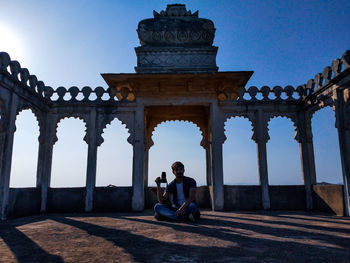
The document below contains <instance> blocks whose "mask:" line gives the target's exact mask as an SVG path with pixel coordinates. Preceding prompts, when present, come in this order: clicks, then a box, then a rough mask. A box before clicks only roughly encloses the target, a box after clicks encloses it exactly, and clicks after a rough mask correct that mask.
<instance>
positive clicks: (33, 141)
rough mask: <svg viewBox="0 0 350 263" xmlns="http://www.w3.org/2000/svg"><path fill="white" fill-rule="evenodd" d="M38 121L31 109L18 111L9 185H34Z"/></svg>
mask: <svg viewBox="0 0 350 263" xmlns="http://www.w3.org/2000/svg"><path fill="white" fill-rule="evenodd" d="M38 137H39V125H38V121H37V119H36V117H35V115H34V113H33V112H32V111H31V110H29V109H28V110H24V111H22V112H20V113H19V115H18V116H17V119H16V131H15V135H14V141H13V151H12V165H11V176H10V187H35V186H36V170H37V162H38V147H39V143H38Z"/></svg>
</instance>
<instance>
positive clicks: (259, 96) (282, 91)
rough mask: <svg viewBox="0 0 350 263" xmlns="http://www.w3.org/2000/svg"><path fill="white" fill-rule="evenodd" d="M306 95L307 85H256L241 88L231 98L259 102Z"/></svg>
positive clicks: (299, 98)
mask: <svg viewBox="0 0 350 263" xmlns="http://www.w3.org/2000/svg"><path fill="white" fill-rule="evenodd" d="M304 95H305V86H298V87H297V88H294V87H292V86H286V87H285V88H282V87H281V86H275V87H273V88H270V87H268V86H263V87H261V88H260V89H258V88H257V87H255V86H251V87H249V88H248V89H245V88H243V89H241V90H240V91H239V92H238V93H236V94H232V95H231V100H237V101H244V102H258V101H269V102H271V101H298V100H301V99H302V98H303V97H304Z"/></svg>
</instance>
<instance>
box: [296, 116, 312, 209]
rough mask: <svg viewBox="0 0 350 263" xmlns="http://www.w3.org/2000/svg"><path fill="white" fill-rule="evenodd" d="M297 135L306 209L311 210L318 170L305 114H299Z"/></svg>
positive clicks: (310, 130) (309, 125)
mask: <svg viewBox="0 0 350 263" xmlns="http://www.w3.org/2000/svg"><path fill="white" fill-rule="evenodd" d="M297 120H298V121H297V134H296V136H295V140H296V141H297V142H298V143H299V149H300V160H301V169H302V177H303V184H304V186H305V194H306V209H308V210H311V209H312V208H313V204H312V186H313V185H314V184H316V169H315V157H314V145H313V141H312V129H311V121H307V117H306V113H305V112H301V111H300V112H298V113H297Z"/></svg>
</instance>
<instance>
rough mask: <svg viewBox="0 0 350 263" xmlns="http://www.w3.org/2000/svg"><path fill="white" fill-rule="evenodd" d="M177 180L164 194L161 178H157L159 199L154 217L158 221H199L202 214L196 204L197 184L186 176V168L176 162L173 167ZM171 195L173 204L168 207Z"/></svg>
mask: <svg viewBox="0 0 350 263" xmlns="http://www.w3.org/2000/svg"><path fill="white" fill-rule="evenodd" d="M171 168H172V171H173V174H174V175H175V179H174V180H173V181H172V182H170V184H168V185H167V187H166V189H165V192H164V194H163V195H162V190H161V187H160V180H161V179H160V177H157V178H156V180H155V182H156V184H157V198H158V202H159V203H157V204H156V205H155V206H154V212H155V213H154V216H155V218H156V219H158V220H162V219H164V220H166V219H170V220H189V221H192V222H194V221H195V220H196V219H199V217H200V213H199V210H198V207H197V205H196V204H195V197H196V190H197V183H196V181H195V180H194V179H192V178H190V177H186V176H184V172H185V167H184V165H183V164H182V163H181V162H175V163H173V165H172V166H171ZM170 195H172V197H173V203H172V204H171V205H170V204H168V205H167V202H166V201H167V200H169V197H170Z"/></svg>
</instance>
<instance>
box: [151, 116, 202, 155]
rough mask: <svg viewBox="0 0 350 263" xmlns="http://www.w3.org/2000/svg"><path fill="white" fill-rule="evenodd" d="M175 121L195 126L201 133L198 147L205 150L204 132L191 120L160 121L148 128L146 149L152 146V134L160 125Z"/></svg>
mask: <svg viewBox="0 0 350 263" xmlns="http://www.w3.org/2000/svg"><path fill="white" fill-rule="evenodd" d="M175 121H179V122H184V123H191V124H193V125H195V126H196V127H197V128H198V129H199V131H200V132H201V136H202V140H201V142H200V145H201V146H202V147H203V148H205V147H206V146H207V145H206V144H207V142H206V132H205V131H204V129H203V128H202V127H201V126H200V125H199V124H198V123H196V122H195V121H193V120H181V119H168V120H162V121H160V122H157V123H156V124H155V125H154V126H152V127H150V129H149V135H148V138H147V146H148V148H151V147H152V146H153V145H154V142H153V140H152V137H153V133H154V131H155V129H156V128H157V127H158V126H159V125H161V124H162V123H167V122H169V123H170V122H175Z"/></svg>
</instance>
